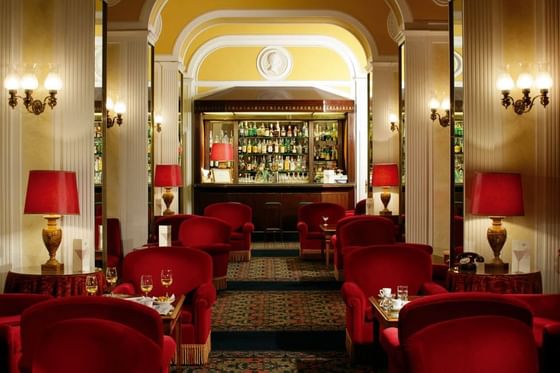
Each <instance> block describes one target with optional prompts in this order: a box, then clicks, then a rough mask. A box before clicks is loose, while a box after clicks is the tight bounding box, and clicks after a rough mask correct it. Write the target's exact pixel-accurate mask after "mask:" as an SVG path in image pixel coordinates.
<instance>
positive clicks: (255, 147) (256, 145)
mask: <svg viewBox="0 0 560 373" xmlns="http://www.w3.org/2000/svg"><path fill="white" fill-rule="evenodd" d="M253 153H255V154H256V153H259V147H258V143H257V140H255V141H254V142H253Z"/></svg>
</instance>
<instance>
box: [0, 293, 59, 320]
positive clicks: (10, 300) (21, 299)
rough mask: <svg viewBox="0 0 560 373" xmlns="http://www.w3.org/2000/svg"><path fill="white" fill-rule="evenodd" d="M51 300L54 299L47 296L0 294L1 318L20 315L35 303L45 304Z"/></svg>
mask: <svg viewBox="0 0 560 373" xmlns="http://www.w3.org/2000/svg"><path fill="white" fill-rule="evenodd" d="M49 299H52V297H51V296H50V295H46V294H27V293H13V294H0V316H15V315H19V314H21V313H22V312H23V310H25V309H26V308H28V307H30V306H32V305H34V304H35V303H39V302H43V301H46V300H49Z"/></svg>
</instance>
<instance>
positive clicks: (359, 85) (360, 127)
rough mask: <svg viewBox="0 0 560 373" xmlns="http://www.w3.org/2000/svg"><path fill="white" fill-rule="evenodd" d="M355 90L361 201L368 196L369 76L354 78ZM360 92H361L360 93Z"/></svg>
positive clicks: (359, 196)
mask: <svg viewBox="0 0 560 373" xmlns="http://www.w3.org/2000/svg"><path fill="white" fill-rule="evenodd" d="M354 92H356V95H355V97H356V102H355V107H356V108H363V109H362V110H356V113H355V118H356V141H355V146H356V195H355V200H356V201H359V200H361V199H364V198H366V197H367V189H366V186H367V180H368V176H369V174H370V173H369V171H368V168H369V166H368V160H367V154H368V151H367V149H368V146H369V144H368V115H369V113H368V111H367V107H368V102H367V101H368V93H367V76H365V75H364V76H363V77H355V78H354ZM358 92H360V93H361V94H358Z"/></svg>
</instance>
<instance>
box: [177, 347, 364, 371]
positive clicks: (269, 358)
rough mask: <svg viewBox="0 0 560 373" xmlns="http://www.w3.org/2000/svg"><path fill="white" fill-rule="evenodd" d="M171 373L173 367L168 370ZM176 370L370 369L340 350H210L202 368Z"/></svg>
mask: <svg viewBox="0 0 560 373" xmlns="http://www.w3.org/2000/svg"><path fill="white" fill-rule="evenodd" d="M172 372H173V370H172ZM175 372H176V373H179V372H182V373H210V372H212V373H214V372H243V373H249V372H255V373H264V372H270V373H289V372H302V373H306V372H309V373H319V372H321V373H339V372H354V373H366V372H373V369H372V368H371V367H369V366H367V365H351V364H350V362H349V360H348V357H347V355H346V354H345V353H344V352H336V351H324V352H286V351H259V352H252V351H212V352H211V353H210V361H209V363H208V364H206V365H205V366H203V367H188V368H187V369H184V370H177V371H175Z"/></svg>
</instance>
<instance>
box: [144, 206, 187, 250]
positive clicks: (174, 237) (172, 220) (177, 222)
mask: <svg viewBox="0 0 560 373" xmlns="http://www.w3.org/2000/svg"><path fill="white" fill-rule="evenodd" d="M194 216H196V215H191V214H174V215H165V216H158V217H157V218H156V219H155V221H154V231H153V232H152V236H151V237H150V240H149V242H150V243H153V244H156V245H157V243H158V241H159V226H160V225H169V226H171V242H172V243H173V245H175V246H177V245H179V246H180V244H181V242H180V241H179V228H180V227H181V224H182V223H183V222H184V221H185V220H188V219H190V218H192V217H194Z"/></svg>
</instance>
